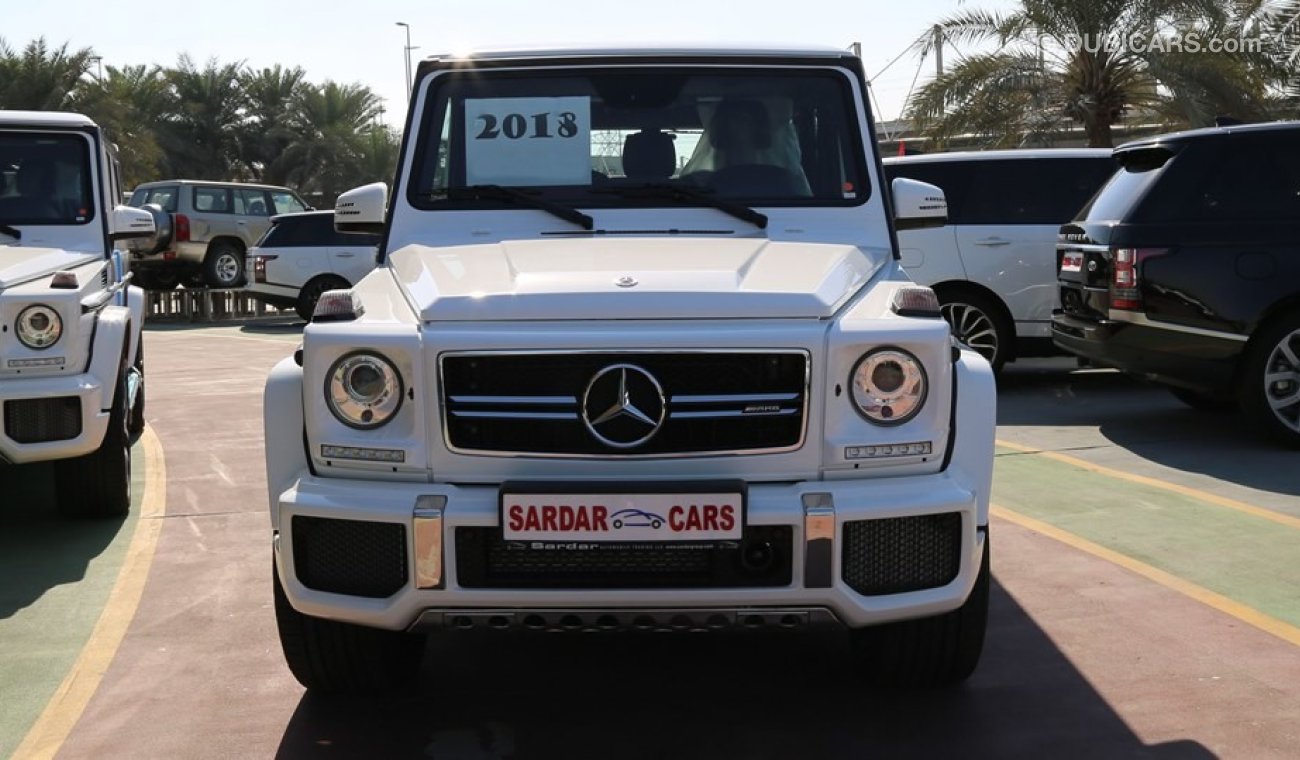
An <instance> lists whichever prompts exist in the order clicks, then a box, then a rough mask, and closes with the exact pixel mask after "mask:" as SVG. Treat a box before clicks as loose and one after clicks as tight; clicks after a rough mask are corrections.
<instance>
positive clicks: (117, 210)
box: [108, 206, 158, 240]
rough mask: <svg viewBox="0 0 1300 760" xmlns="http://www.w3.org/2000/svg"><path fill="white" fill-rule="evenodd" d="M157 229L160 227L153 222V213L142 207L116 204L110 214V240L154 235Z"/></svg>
mask: <svg viewBox="0 0 1300 760" xmlns="http://www.w3.org/2000/svg"><path fill="white" fill-rule="evenodd" d="M157 231H158V228H157V227H156V226H155V225H154V223H153V214H150V213H149V212H148V211H145V210H144V209H142V208H133V207H131V206H115V207H114V208H113V213H112V214H111V215H110V216H109V221H108V239H109V240H130V239H133V238H147V237H153V235H154V233H155V232H157Z"/></svg>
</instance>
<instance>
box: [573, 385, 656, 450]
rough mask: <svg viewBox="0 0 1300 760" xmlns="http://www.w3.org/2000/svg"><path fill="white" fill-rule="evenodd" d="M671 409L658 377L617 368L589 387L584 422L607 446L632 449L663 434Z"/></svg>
mask: <svg viewBox="0 0 1300 760" xmlns="http://www.w3.org/2000/svg"><path fill="white" fill-rule="evenodd" d="M667 406H668V405H667V404H666V403H665V401H664V391H663V388H661V387H659V381H658V380H655V378H654V375H651V374H650V373H649V372H646V371H645V370H643V369H641V368H640V367H638V366H636V365H633V364H613V365H610V366H608V367H606V368H604V369H602V370H601V371H599V372H597V373H596V374H595V376H594V377H592V378H591V382H589V383H587V390H586V391H585V392H584V393H583V394H582V422H583V424H584V425H586V426H587V430H588V431H590V433H591V434H592V435H593V436H594V437H595V438H596V440H598V441H600V442H601V443H603V444H605V445H606V446H611V447H613V448H616V449H630V448H633V447H635V446H640V445H641V444H643V443H645V442H646V441H648V440H650V439H651V438H653V437H654V435H655V433H657V432H659V428H660V427H661V426H662V425H663V424H664V416H665V414H666V413H667Z"/></svg>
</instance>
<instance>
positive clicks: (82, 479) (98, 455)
mask: <svg viewBox="0 0 1300 760" xmlns="http://www.w3.org/2000/svg"><path fill="white" fill-rule="evenodd" d="M126 372H127V368H126V362H125V361H124V362H123V363H122V369H121V370H120V371H119V373H118V381H117V390H116V392H114V394H113V409H112V412H110V414H109V416H108V430H107V431H105V433H104V440H103V442H101V443H100V444H99V448H98V449H96V450H95V451H92V452H91V453H89V454H86V455H84V456H79V457H76V458H74V459H61V460H59V461H58V462H55V467H54V472H55V478H56V483H55V495H56V499H57V501H58V505H59V511H60V512H62V513H63V514H64V515H67V516H69V517H122V516H124V515H126V513H127V512H129V511H130V510H131V430H130V426H131V420H130V411H129V409H128V402H127V383H126Z"/></svg>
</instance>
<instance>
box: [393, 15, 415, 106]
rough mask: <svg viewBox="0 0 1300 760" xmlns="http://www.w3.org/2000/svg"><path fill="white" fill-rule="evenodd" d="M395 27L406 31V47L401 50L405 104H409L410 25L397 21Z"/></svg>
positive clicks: (411, 48)
mask: <svg viewBox="0 0 1300 760" xmlns="http://www.w3.org/2000/svg"><path fill="white" fill-rule="evenodd" d="M397 25H398V26H400V27H404V28H405V29H406V47H405V48H403V50H402V60H403V61H404V62H405V63H406V102H407V104H408V105H409V104H410V102H411V51H412V50H414V49H415V48H413V47H411V25H410V24H408V23H406V22H405V21H398V22H397Z"/></svg>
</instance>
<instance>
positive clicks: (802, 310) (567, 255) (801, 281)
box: [390, 237, 889, 321]
mask: <svg viewBox="0 0 1300 760" xmlns="http://www.w3.org/2000/svg"><path fill="white" fill-rule="evenodd" d="M390 259H391V266H392V269H393V272H394V274H395V276H396V277H397V280H398V282H399V283H400V284H401V286H402V287H403V288H405V290H406V292H407V294H408V296H409V298H410V300H411V303H412V305H413V306H414V307H415V309H416V310H417V311H418V312H419V313H420V317H421V318H422V319H424V320H451V321H456V320H528V319H664V318H680V319H691V318H695V319H714V318H739V319H744V318H765V317H766V318H771V317H784V318H800V317H802V318H814V319H815V318H823V317H827V316H830V315H831V314H833V313H835V311H836V310H837V309H838V308H839V307H840V306H841V305H843V304H844V302H845V301H847V300H848V299H849V298H850V297H851V296H852V295H853V294H854V293H855V292H857V290H858V289H859V288H861V287H862V285H863V284H864V283H866V282H867V281H868V280H869V279H871V277H872V276H873V275H874V274H875V273H876V272H877V271H878V270H879V269H880V268H881V267H882V266H884V264H885V263H886V262H887V261H888V260H889V251H888V250H887V249H883V248H881V249H863V248H858V247H855V246H851V245H838V244H825V243H796V242H775V241H769V240H763V239H738V240H716V239H701V238H684V237H674V238H671V239H665V240H657V239H648V240H647V239H637V240H616V239H607V238H596V239H583V240H572V239H569V240H527V241H517V242H504V243H492V244H484V245H465V246H452V247H439V248H434V247H429V246H423V245H408V246H406V247H404V248H401V249H399V250H397V251H395V252H393V253H392V254H390Z"/></svg>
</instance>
